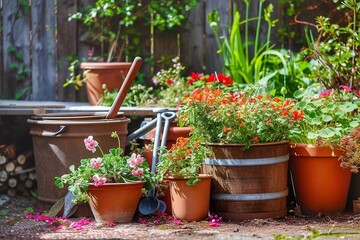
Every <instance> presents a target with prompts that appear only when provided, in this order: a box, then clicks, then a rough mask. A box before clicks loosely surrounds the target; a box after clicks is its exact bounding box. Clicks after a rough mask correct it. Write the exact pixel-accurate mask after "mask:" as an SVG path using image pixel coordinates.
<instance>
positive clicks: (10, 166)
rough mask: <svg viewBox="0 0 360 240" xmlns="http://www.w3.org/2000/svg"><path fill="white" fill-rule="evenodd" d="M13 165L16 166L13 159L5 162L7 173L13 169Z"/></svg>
mask: <svg viewBox="0 0 360 240" xmlns="http://www.w3.org/2000/svg"><path fill="white" fill-rule="evenodd" d="M15 167H16V165H15V163H14V162H13V161H11V162H8V163H7V164H6V166H5V170H6V171H7V172H8V173H10V172H12V171H14V170H15Z"/></svg>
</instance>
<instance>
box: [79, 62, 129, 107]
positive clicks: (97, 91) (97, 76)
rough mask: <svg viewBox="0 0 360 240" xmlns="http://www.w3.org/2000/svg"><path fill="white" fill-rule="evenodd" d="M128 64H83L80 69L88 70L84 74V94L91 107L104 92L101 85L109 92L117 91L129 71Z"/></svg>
mask: <svg viewBox="0 0 360 240" xmlns="http://www.w3.org/2000/svg"><path fill="white" fill-rule="evenodd" d="M130 66H131V63H130V62H112V63H101V62H83V63H81V64H80V68H81V69H85V70H90V71H89V72H87V73H86V75H85V77H86V79H87V80H86V93H87V97H88V101H89V103H90V104H91V105H96V104H97V103H98V101H99V100H100V98H101V95H102V94H103V92H104V89H103V85H104V84H106V88H107V89H108V90H109V91H114V90H119V89H120V87H121V85H122V83H123V82H124V79H125V77H126V74H127V73H128V71H129V69H130Z"/></svg>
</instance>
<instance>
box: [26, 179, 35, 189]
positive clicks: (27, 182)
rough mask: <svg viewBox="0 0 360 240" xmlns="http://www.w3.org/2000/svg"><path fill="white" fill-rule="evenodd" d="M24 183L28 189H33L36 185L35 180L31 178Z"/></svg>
mask: <svg viewBox="0 0 360 240" xmlns="http://www.w3.org/2000/svg"><path fill="white" fill-rule="evenodd" d="M24 184H25V187H26V188H27V189H32V187H33V186H34V181H33V180H31V179H27V180H26V181H25V183H24Z"/></svg>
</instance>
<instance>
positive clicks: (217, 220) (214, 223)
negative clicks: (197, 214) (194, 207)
mask: <svg viewBox="0 0 360 240" xmlns="http://www.w3.org/2000/svg"><path fill="white" fill-rule="evenodd" d="M221 222H222V217H219V216H218V215H216V214H213V215H212V214H209V226H211V227H219V226H220V224H221Z"/></svg>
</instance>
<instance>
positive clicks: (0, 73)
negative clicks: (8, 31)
mask: <svg viewBox="0 0 360 240" xmlns="http://www.w3.org/2000/svg"><path fill="white" fill-rule="evenodd" d="M2 5H3V4H2V1H0V27H1V29H3V27H2V26H3V6H2ZM3 54H4V52H3V31H0V98H3V95H4V78H3V75H4V72H3Z"/></svg>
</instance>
